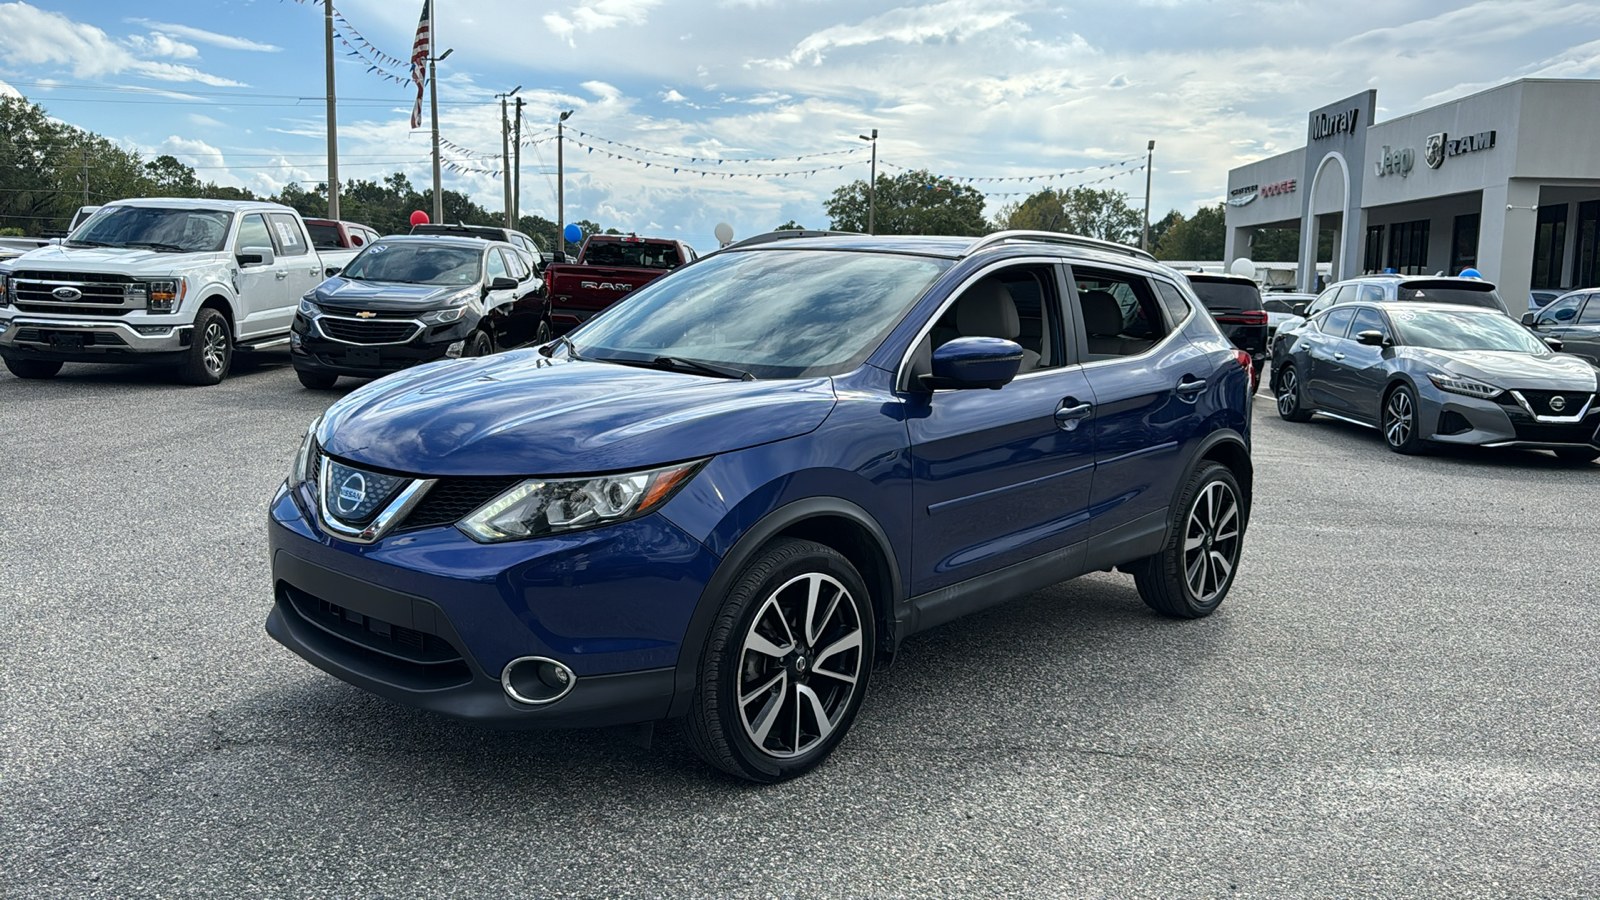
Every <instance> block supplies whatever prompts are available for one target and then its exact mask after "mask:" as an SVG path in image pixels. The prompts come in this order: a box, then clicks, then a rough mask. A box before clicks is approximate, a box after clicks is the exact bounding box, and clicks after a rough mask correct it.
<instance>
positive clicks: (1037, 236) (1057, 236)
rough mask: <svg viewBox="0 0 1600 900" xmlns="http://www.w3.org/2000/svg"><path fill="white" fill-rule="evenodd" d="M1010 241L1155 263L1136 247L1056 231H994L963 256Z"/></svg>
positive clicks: (1151, 257) (979, 240)
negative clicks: (1128, 257)
mask: <svg viewBox="0 0 1600 900" xmlns="http://www.w3.org/2000/svg"><path fill="white" fill-rule="evenodd" d="M1010 241H1033V242H1036V243H1040V244H1063V245H1066V246H1069V247H1082V248H1084V249H1086V250H1102V251H1105V252H1106V253H1120V254H1122V255H1123V256H1131V257H1133V258H1134V259H1142V260H1145V261H1146V262H1157V260H1156V258H1155V257H1154V256H1152V255H1151V254H1149V253H1146V252H1145V251H1143V250H1140V249H1139V248H1138V247H1129V246H1128V245H1127V244H1118V243H1115V242H1113V241H1102V240H1100V239H1099V238H1091V237H1083V236H1081V235H1076V234H1062V233H1060V232H1057V231H996V232H995V233H994V234H990V235H986V236H984V237H982V238H979V239H978V240H977V241H976V242H974V243H973V245H972V246H970V247H968V248H967V251H966V253H964V254H962V255H963V256H971V255H972V254H974V253H976V252H978V251H979V250H982V249H984V248H985V247H992V246H994V245H995V244H1004V243H1008V242H1010Z"/></svg>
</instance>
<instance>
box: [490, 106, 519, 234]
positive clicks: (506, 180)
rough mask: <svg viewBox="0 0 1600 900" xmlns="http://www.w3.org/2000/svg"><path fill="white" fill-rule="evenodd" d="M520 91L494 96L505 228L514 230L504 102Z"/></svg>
mask: <svg viewBox="0 0 1600 900" xmlns="http://www.w3.org/2000/svg"><path fill="white" fill-rule="evenodd" d="M520 90H522V85H520V84H519V85H517V86H516V87H514V88H512V89H511V90H509V91H507V92H506V93H504V94H495V96H496V97H498V98H499V99H500V180H501V181H502V187H504V188H505V195H506V227H507V228H515V227H517V226H515V225H513V224H512V223H511V215H512V213H511V122H510V120H508V119H507V118H506V100H507V99H509V98H510V97H513V96H515V95H516V93H517V91H520Z"/></svg>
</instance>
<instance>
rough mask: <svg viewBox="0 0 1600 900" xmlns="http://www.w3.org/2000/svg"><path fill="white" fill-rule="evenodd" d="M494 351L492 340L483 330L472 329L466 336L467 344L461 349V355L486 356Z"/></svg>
mask: <svg viewBox="0 0 1600 900" xmlns="http://www.w3.org/2000/svg"><path fill="white" fill-rule="evenodd" d="M493 352H494V341H493V340H491V339H490V337H489V335H488V334H487V333H486V332H483V331H474V332H473V333H472V336H471V337H469V338H467V346H466V348H465V349H463V350H462V351H461V355H462V356H488V355H489V354H491V353H493Z"/></svg>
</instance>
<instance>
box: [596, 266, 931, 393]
mask: <svg viewBox="0 0 1600 900" xmlns="http://www.w3.org/2000/svg"><path fill="white" fill-rule="evenodd" d="M951 264H952V263H951V261H950V260H945V259H931V258H928V257H921V256H894V255H890V254H886V253H855V252H842V251H834V252H829V251H822V250H762V251H756V252H749V251H746V252H734V253H722V254H718V255H715V256H709V257H706V258H705V259H703V260H701V261H700V262H698V263H695V264H694V265H692V266H689V267H688V268H685V269H682V270H681V271H678V272H674V273H673V274H672V275H669V276H667V277H664V278H661V279H659V280H657V281H655V282H652V283H651V284H650V285H649V286H647V287H645V288H644V289H643V290H641V291H640V292H639V293H637V294H634V295H633V296H631V297H629V298H628V299H627V300H625V301H623V302H622V303H619V304H617V305H616V306H613V307H612V308H611V309H609V310H607V311H606V312H605V313H603V314H601V315H600V316H598V317H596V318H595V319H594V320H593V321H592V322H590V323H589V324H588V325H585V326H584V327H583V328H581V329H579V330H578V331H576V332H573V334H572V342H573V347H574V348H575V350H576V352H577V353H578V354H579V355H581V356H584V357H586V358H594V359H626V360H631V361H638V360H645V361H649V360H654V359H656V358H658V357H663V356H670V357H678V358H682V359H693V360H698V361H701V362H710V363H716V364H719V365H722V366H727V367H730V368H734V369H738V370H741V371H746V372H749V373H751V374H753V375H755V376H756V377H757V378H803V377H810V376H816V375H838V374H841V373H844V372H848V371H850V370H851V369H854V368H855V367H856V366H859V365H860V364H861V363H862V361H863V360H865V359H866V358H867V356H868V355H870V354H871V353H872V351H873V350H875V349H876V348H877V346H878V344H879V343H881V342H882V341H883V339H884V338H885V337H886V336H888V333H889V330H890V329H892V328H894V326H895V325H896V324H897V323H898V322H899V321H900V319H901V318H902V317H903V316H905V314H906V311H907V310H908V309H910V307H911V304H913V303H915V302H916V300H917V298H918V297H920V296H922V293H923V292H924V291H926V290H927V289H928V286H929V285H931V284H933V282H934V281H935V280H936V279H937V278H938V277H939V276H940V275H941V274H943V273H944V271H945V270H946V269H948V268H949V267H950V266H951Z"/></svg>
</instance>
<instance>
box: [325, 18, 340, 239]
mask: <svg viewBox="0 0 1600 900" xmlns="http://www.w3.org/2000/svg"><path fill="white" fill-rule="evenodd" d="M322 10H323V17H322V42H323V45H324V47H323V49H324V50H325V51H326V53H325V55H326V57H327V76H328V218H330V219H335V220H337V219H338V218H339V117H338V114H337V112H336V111H335V104H334V98H333V4H332V3H324V4H322Z"/></svg>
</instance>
